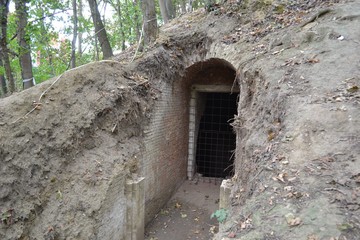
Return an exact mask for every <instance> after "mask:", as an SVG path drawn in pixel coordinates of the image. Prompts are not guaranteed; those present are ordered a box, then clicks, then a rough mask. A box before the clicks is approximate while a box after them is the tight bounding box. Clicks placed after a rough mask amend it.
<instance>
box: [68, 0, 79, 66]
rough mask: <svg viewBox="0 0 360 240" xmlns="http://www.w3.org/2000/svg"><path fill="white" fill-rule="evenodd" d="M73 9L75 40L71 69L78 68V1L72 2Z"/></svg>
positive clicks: (72, 46) (72, 49) (73, 42)
mask: <svg viewBox="0 0 360 240" xmlns="http://www.w3.org/2000/svg"><path fill="white" fill-rule="evenodd" d="M72 7H73V24H74V29H73V39H72V42H71V60H70V61H71V68H75V67H76V55H75V53H76V38H77V33H78V17H77V4H76V0H72Z"/></svg>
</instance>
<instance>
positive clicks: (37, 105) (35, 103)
mask: <svg viewBox="0 0 360 240" xmlns="http://www.w3.org/2000/svg"><path fill="white" fill-rule="evenodd" d="M62 75H63V74H61V75H60V76H58V78H57V79H56V80H55V81H54V82H53V83H52V84H51V85H50V86H49V87H48V88H47V89H45V91H43V92H42V93H41V95H40V97H39V100H38V101H37V102H35V101H34V107H33V109H31V110H30V111H29V112H27V113H26V114H25V115H24V116H22V117H19V118H18V119H16V120H15V121H14V122H12V123H16V122H17V121H19V120H20V119H23V118H26V117H27V116H28V115H29V114H31V113H32V112H33V111H35V110H36V109H38V108H39V106H40V105H41V104H42V103H41V102H40V101H41V98H42V97H43V96H44V95H45V93H46V92H47V91H49V90H50V88H51V87H52V86H54V84H55V83H56V82H57V81H59V79H60V78H61V77H62Z"/></svg>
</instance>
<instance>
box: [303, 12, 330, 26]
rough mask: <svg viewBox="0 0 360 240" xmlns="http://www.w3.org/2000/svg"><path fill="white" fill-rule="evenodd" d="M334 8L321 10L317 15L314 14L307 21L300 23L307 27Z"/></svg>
mask: <svg viewBox="0 0 360 240" xmlns="http://www.w3.org/2000/svg"><path fill="white" fill-rule="evenodd" d="M331 11H332V10H331V9H329V8H326V9H323V10H320V11H319V12H317V13H316V14H315V15H313V16H312V17H311V18H310V19H309V20H307V21H306V22H304V23H303V24H301V25H300V27H305V26H306V25H308V24H309V23H311V22H313V21H315V20H316V19H318V18H319V17H321V16H323V15H325V14H327V13H329V12H331Z"/></svg>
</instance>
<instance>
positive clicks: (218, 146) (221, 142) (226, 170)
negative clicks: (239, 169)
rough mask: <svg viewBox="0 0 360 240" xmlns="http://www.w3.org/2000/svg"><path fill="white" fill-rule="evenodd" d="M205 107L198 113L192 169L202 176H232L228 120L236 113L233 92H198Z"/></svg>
mask: <svg viewBox="0 0 360 240" xmlns="http://www.w3.org/2000/svg"><path fill="white" fill-rule="evenodd" d="M199 95H200V96H201V97H202V98H204V99H203V101H202V102H203V103H205V106H204V107H202V108H203V112H202V113H201V116H200V122H199V131H198V136H197V147H196V160H195V163H196V171H197V173H199V174H201V175H202V176H203V177H215V178H226V177H231V176H232V175H233V163H234V159H233V151H234V149H235V147H236V146H235V142H236V138H235V137H236V136H235V133H234V131H233V129H232V127H231V126H230V120H231V119H232V118H234V115H235V114H236V112H237V106H236V100H237V94H235V93H234V94H230V93H216V92H213V93H202V94H199Z"/></svg>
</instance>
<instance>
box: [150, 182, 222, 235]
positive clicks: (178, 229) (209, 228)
mask: <svg viewBox="0 0 360 240" xmlns="http://www.w3.org/2000/svg"><path fill="white" fill-rule="evenodd" d="M220 184H221V181H220V180H216V181H215V180H214V179H212V180H209V179H199V180H196V181H185V182H184V183H183V185H182V186H181V187H180V188H179V190H178V191H177V192H176V193H175V194H174V196H173V197H172V198H171V200H170V201H169V202H168V204H167V205H166V206H165V207H164V208H163V209H162V210H161V211H160V213H159V214H158V215H157V216H156V218H155V219H154V220H153V221H152V222H151V223H150V224H149V225H148V226H147V228H146V230H145V239H146V240H168V239H172V240H184V239H200V240H208V239H210V238H211V237H212V236H213V233H214V231H217V226H218V224H217V221H216V220H215V219H210V216H211V214H212V213H213V212H215V211H216V210H217V209H218V205H219V204H218V202H219V191H220Z"/></svg>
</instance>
